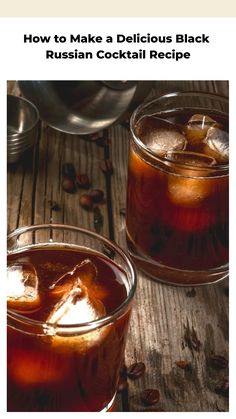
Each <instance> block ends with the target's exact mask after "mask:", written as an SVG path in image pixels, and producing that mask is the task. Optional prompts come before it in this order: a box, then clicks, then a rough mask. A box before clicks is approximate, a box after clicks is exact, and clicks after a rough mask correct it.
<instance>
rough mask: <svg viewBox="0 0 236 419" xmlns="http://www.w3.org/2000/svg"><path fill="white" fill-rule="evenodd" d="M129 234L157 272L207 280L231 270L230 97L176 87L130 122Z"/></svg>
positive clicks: (188, 281) (185, 280) (192, 281)
mask: <svg viewBox="0 0 236 419" xmlns="http://www.w3.org/2000/svg"><path fill="white" fill-rule="evenodd" d="M130 128H131V134H132V137H131V146H130V155H129V168H128V192H127V214H126V234H127V243H128V249H129V253H130V255H131V256H132V258H133V260H134V261H135V263H136V264H137V266H138V267H139V268H140V269H141V270H143V271H145V272H146V273H148V274H149V275H150V276H151V277H152V278H154V279H156V280H159V281H162V282H165V283H168V284H175V285H183V286H184V285H186V286H189V285H194V286H195V285H201V284H209V283H213V282H216V281H219V280H221V279H223V278H225V277H226V276H227V274H228V203H229V198H228V184H229V182H228V174H229V171H228V163H229V138H228V99H227V98H226V97H222V96H219V95H215V94H210V93H204V92H176V93H170V94H166V95H164V96H161V97H158V98H156V99H154V100H152V101H151V102H147V103H144V104H142V105H141V106H139V108H137V110H136V111H135V112H134V113H133V115H132V118H131V123H130Z"/></svg>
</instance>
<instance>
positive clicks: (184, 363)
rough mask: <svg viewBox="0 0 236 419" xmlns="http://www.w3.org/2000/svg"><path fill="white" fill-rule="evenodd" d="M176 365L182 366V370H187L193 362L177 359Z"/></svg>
mask: <svg viewBox="0 0 236 419" xmlns="http://www.w3.org/2000/svg"><path fill="white" fill-rule="evenodd" d="M175 365H177V367H179V368H181V369H182V370H186V369H189V368H190V365H191V364H190V362H188V361H183V360H179V361H175Z"/></svg>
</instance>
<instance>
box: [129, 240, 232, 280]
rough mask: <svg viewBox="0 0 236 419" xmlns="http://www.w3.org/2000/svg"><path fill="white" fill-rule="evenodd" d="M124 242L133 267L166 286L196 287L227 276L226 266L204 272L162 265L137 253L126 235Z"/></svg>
mask: <svg viewBox="0 0 236 419" xmlns="http://www.w3.org/2000/svg"><path fill="white" fill-rule="evenodd" d="M126 240H127V247H128V252H129V255H130V257H131V258H132V259H133V262H134V263H135V265H136V266H137V267H138V268H139V269H140V270H141V271H143V272H144V273H146V274H147V275H148V276H150V277H151V278H152V279H154V280H155V281H158V282H163V283H165V284H167V285H175V286H181V287H189V286H194V287H196V286H200V285H209V284H213V283H216V282H219V281H221V280H223V279H225V278H227V276H228V265H224V266H219V267H217V268H214V269H207V270H205V271H204V270H201V271H196V270H195V271H191V270H183V269H176V268H172V267H169V266H165V265H162V264H161V263H158V262H157V261H155V260H153V259H151V258H148V257H147V256H146V255H143V254H142V253H141V252H140V251H138V250H137V248H136V247H135V245H134V243H133V241H132V240H131V239H130V237H129V236H128V234H127V233H126Z"/></svg>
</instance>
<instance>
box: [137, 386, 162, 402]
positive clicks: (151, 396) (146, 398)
mask: <svg viewBox="0 0 236 419" xmlns="http://www.w3.org/2000/svg"><path fill="white" fill-rule="evenodd" d="M140 397H141V400H142V402H143V403H144V404H145V405H146V406H152V405H153V404H156V403H157V402H159V400H160V392H159V390H157V389H152V388H148V389H146V390H143V391H142V393H141V394H140Z"/></svg>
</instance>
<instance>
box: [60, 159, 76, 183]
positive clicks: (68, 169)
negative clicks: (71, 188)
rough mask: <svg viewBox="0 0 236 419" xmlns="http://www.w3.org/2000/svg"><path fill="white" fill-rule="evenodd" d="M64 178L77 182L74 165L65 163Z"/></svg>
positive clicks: (63, 168)
mask: <svg viewBox="0 0 236 419" xmlns="http://www.w3.org/2000/svg"><path fill="white" fill-rule="evenodd" d="M62 176H63V177H64V178H68V179H71V180H73V181H75V179H76V171H75V168H74V165H73V164H72V163H64V164H63V165H62Z"/></svg>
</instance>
